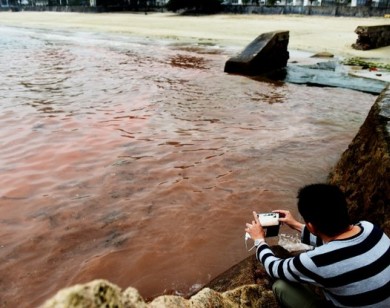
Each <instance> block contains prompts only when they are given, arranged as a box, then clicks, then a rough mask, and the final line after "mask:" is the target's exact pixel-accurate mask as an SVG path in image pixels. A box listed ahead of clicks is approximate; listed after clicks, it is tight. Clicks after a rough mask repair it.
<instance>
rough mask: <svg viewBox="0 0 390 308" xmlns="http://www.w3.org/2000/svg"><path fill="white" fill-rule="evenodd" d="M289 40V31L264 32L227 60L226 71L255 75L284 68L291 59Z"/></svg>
mask: <svg viewBox="0 0 390 308" xmlns="http://www.w3.org/2000/svg"><path fill="white" fill-rule="evenodd" d="M288 41H289V32H288V31H275V32H268V33H263V34H261V35H259V36H258V37H257V38H256V39H255V40H253V41H252V42H251V43H250V44H249V45H248V46H247V47H246V48H245V49H244V50H243V51H242V52H241V53H240V54H239V55H237V56H235V57H232V58H230V59H229V60H228V61H226V63H225V69H224V71H225V72H227V73H235V74H242V75H250V76H255V75H261V74H264V73H269V72H272V71H275V70H279V69H281V68H284V67H285V66H286V65H287V61H288V59H289V52H288V50H287V46H288Z"/></svg>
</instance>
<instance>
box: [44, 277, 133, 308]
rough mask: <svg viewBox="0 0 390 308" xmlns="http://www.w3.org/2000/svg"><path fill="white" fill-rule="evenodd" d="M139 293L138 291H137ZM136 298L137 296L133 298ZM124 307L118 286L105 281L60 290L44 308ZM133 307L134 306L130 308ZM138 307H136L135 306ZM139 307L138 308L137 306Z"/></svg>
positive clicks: (95, 281)
mask: <svg viewBox="0 0 390 308" xmlns="http://www.w3.org/2000/svg"><path fill="white" fill-rule="evenodd" d="M136 292H137V293H138V291H136ZM133 297H134V298H136V297H137V296H133ZM103 306H104V307H107V308H110V307H123V304H122V295H121V290H120V288H119V287H118V286H116V285H114V284H112V283H110V282H108V281H105V280H94V281H92V282H90V283H87V284H84V285H81V284H78V285H74V286H72V287H69V288H66V289H63V290H60V291H59V292H58V293H57V294H56V295H55V296H54V297H52V298H51V299H49V300H48V301H47V302H46V303H44V305H43V306H42V307H43V308H66V307H72V308H73V307H74V308H78V307H79V308H83V307H103ZM128 307H132V306H128ZM133 307H136V306H133ZM137 307H138V306H137Z"/></svg>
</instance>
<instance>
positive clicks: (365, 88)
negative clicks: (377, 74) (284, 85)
mask: <svg viewBox="0 0 390 308" xmlns="http://www.w3.org/2000/svg"><path fill="white" fill-rule="evenodd" d="M324 66H325V65H317V66H316V67H315V68H313V67H314V66H305V65H289V66H288V67H287V70H286V75H285V76H283V79H282V80H283V81H285V82H290V83H295V84H307V85H313V86H323V87H338V88H346V89H352V90H356V91H361V92H365V93H371V94H376V95H378V94H380V93H381V92H382V91H383V89H385V88H386V86H387V84H388V83H387V82H386V81H382V80H376V79H368V78H363V77H358V76H352V75H349V74H347V73H345V72H339V71H337V70H332V69H331V68H330V67H326V68H325V69H324Z"/></svg>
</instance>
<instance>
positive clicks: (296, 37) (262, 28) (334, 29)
mask: <svg viewBox="0 0 390 308" xmlns="http://www.w3.org/2000/svg"><path fill="white" fill-rule="evenodd" d="M0 16H1V18H0V25H10V26H11V25H12V26H20V27H35V28H43V29H57V30H58V29H62V30H77V31H82V30H85V31H88V30H93V31H102V32H113V33H118V34H129V35H132V36H140V37H145V36H146V37H150V38H154V39H156V38H157V39H158V38H161V39H169V40H177V41H180V42H183V41H188V42H191V43H193V42H198V43H199V44H207V45H213V44H215V45H219V46H224V47H226V46H234V47H237V48H240V47H241V48H242V47H245V46H246V45H247V44H248V43H250V42H251V41H252V40H253V39H254V38H255V37H257V36H258V35H259V34H261V33H264V32H270V31H276V30H289V31H290V42H289V49H290V50H301V51H309V52H323V51H326V52H330V53H333V54H335V55H337V56H340V57H352V56H353V57H362V58H367V59H374V60H375V61H378V62H384V63H390V46H387V47H384V48H378V49H375V50H369V51H359V50H354V49H353V48H352V47H351V45H352V44H353V43H354V42H355V41H356V39H357V34H355V33H354V31H355V29H356V27H357V26H362V25H383V24H389V25H390V19H389V18H384V17H383V18H379V17H371V18H356V17H328V16H326V17H324V16H301V15H213V16H193V17H188V16H177V15H175V14H173V13H149V14H148V15H145V14H143V13H142V14H133V13H120V14H114V13H110V14H82V13H57V12H17V13H15V12H2V13H0Z"/></svg>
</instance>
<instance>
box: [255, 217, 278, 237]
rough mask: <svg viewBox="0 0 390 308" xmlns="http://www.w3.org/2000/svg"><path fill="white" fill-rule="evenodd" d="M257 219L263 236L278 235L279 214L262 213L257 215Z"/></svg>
mask: <svg viewBox="0 0 390 308" xmlns="http://www.w3.org/2000/svg"><path fill="white" fill-rule="evenodd" d="M257 217H259V221H260V224H261V225H262V226H263V228H264V230H265V236H266V237H271V236H277V235H278V234H279V227H280V222H279V213H262V214H257Z"/></svg>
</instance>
